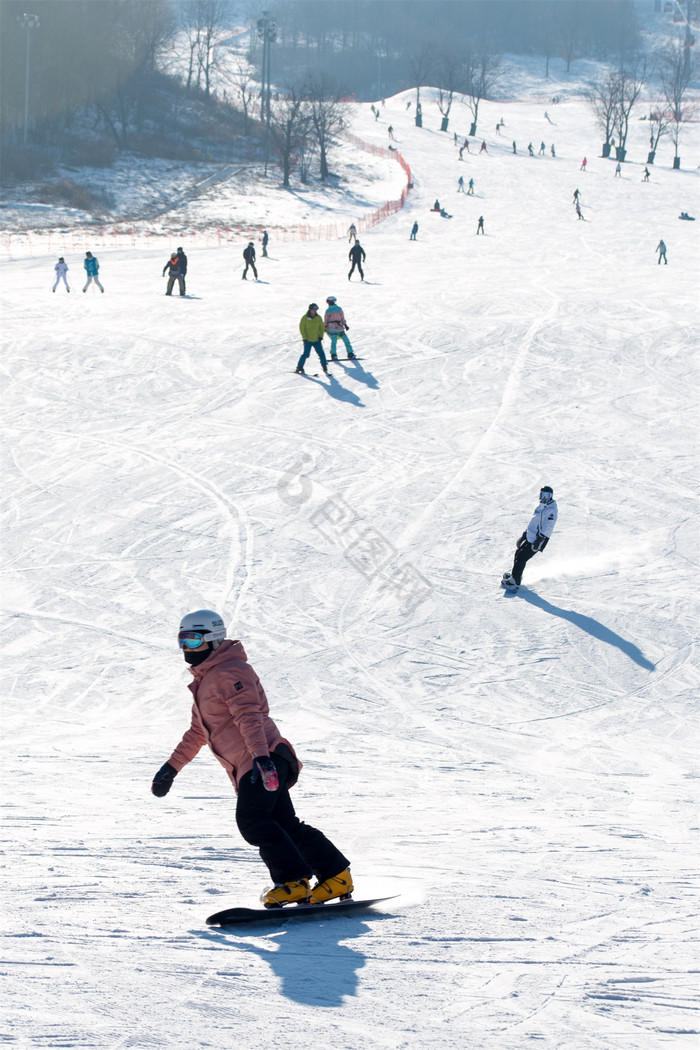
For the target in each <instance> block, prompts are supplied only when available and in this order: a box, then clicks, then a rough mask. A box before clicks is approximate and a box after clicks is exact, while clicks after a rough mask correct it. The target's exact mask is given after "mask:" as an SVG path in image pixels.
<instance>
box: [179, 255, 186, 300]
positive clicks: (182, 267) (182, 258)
mask: <svg viewBox="0 0 700 1050" xmlns="http://www.w3.org/2000/svg"><path fill="white" fill-rule="evenodd" d="M177 257H178V259H179V260H180V273H181V274H182V290H183V292H186V291H187V288H186V287H185V286H186V284H187V282H186V281H185V277H186V276H187V256H186V255H185V251H184V248H182V246H180V247H179V248H178V250H177Z"/></svg>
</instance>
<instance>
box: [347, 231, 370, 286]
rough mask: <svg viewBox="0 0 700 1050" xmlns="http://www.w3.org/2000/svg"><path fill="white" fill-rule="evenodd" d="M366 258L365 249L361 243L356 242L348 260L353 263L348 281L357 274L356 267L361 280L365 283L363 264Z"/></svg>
mask: <svg viewBox="0 0 700 1050" xmlns="http://www.w3.org/2000/svg"><path fill="white" fill-rule="evenodd" d="M365 258H366V256H365V250H364V248H363V247H362V245H361V244H360V242H359V241H355V243H354V244H353V246H352V248H351V249H350V251H349V252H348V259H349V260H350V261H351V262H352V266H351V267H350V273H349V274H348V280H350V278H351V277H352V275H353V273H354V272H355V267H357V269H358V271H359V273H360V279H361V280H362V281H364V279H365V275H364V271H363V269H362V263H363V262H364V261H365Z"/></svg>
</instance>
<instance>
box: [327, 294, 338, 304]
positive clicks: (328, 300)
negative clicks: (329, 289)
mask: <svg viewBox="0 0 700 1050" xmlns="http://www.w3.org/2000/svg"><path fill="white" fill-rule="evenodd" d="M326 302H327V303H329V304H330V303H337V302H338V300H337V299H336V297H335V296H334V295H329V296H328V298H327V299H326Z"/></svg>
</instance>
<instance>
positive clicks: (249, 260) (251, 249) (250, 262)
mask: <svg viewBox="0 0 700 1050" xmlns="http://www.w3.org/2000/svg"><path fill="white" fill-rule="evenodd" d="M243 258H244V259H245V270H244V271H243V280H244V281H247V280H248V277H247V273H248V267H250V269H251V270H252V271H253V274H254V275H255V280H256V281H257V279H258V271H257V270H256V269H255V245H254V244H253V242H252V241H248V247H247V248H244V249H243Z"/></svg>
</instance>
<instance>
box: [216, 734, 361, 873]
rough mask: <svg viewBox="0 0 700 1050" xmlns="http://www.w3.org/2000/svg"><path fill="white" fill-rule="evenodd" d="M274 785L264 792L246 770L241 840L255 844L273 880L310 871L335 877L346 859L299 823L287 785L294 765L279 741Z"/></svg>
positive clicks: (240, 800) (238, 812)
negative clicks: (271, 789) (277, 782)
mask: <svg viewBox="0 0 700 1050" xmlns="http://www.w3.org/2000/svg"><path fill="white" fill-rule="evenodd" d="M272 759H273V761H274V763H275V766H276V767H277V774H278V776H279V788H278V789H277V791H266V790H265V788H264V787H263V783H262V777H260V776H258V778H257V780H256V781H255V783H254V784H253V783H252V782H251V776H252V774H251V773H246V774H245V776H243V777H241V780H240V782H239V784H238V801H237V804H236V823H237V825H238V830H239V831H240V833H241V835H242V836H243V838H244V839H245V840H246V842H249V843H250V845H251V846H257V847H258V850H259V851H260V857H261V859H262V860H263V861H264V863H265V864H266V865H267V867H268V870H269V872H270V875H271V877H272V880H273V882H275V883H282V882H291V881H294V882H298V881H299V880H300V879H308V878H310V877H311V875H312V874H313V875H315V876H316V878H317V879H318V881H319V882H324V881H325V880H326V879H330V878H332V877H333V876H334V875H339V874H340V873H341V871H344V870H345V868H347V867H349V865H350V861H349V860H348V859H347V857H344V856H343V854H342V853H341V852H340V850H339V849H337V848H336V847H335V846H334V845H333V843H332V842H331V841H330V839H327V838H326V836H325V835H324V834H323V832H321V831H318V829H317V828H312V827H311V825H310V824H304V823H303V822H302V821H301V820H299V818H298V817H297V815H296V813H295V812H294V806H293V804H292V800H291V798H290V795H289V788H288V785H289V784H290V783H294V781H295V780H296V775H297V769H298V767H297V764H296V761H295V759H294V755H293V754H292V753H291V751H290V750H289V748H287V747H285V745H284V744H280V745H278V747H277V748H276V749H275V751H273V753H272Z"/></svg>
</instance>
